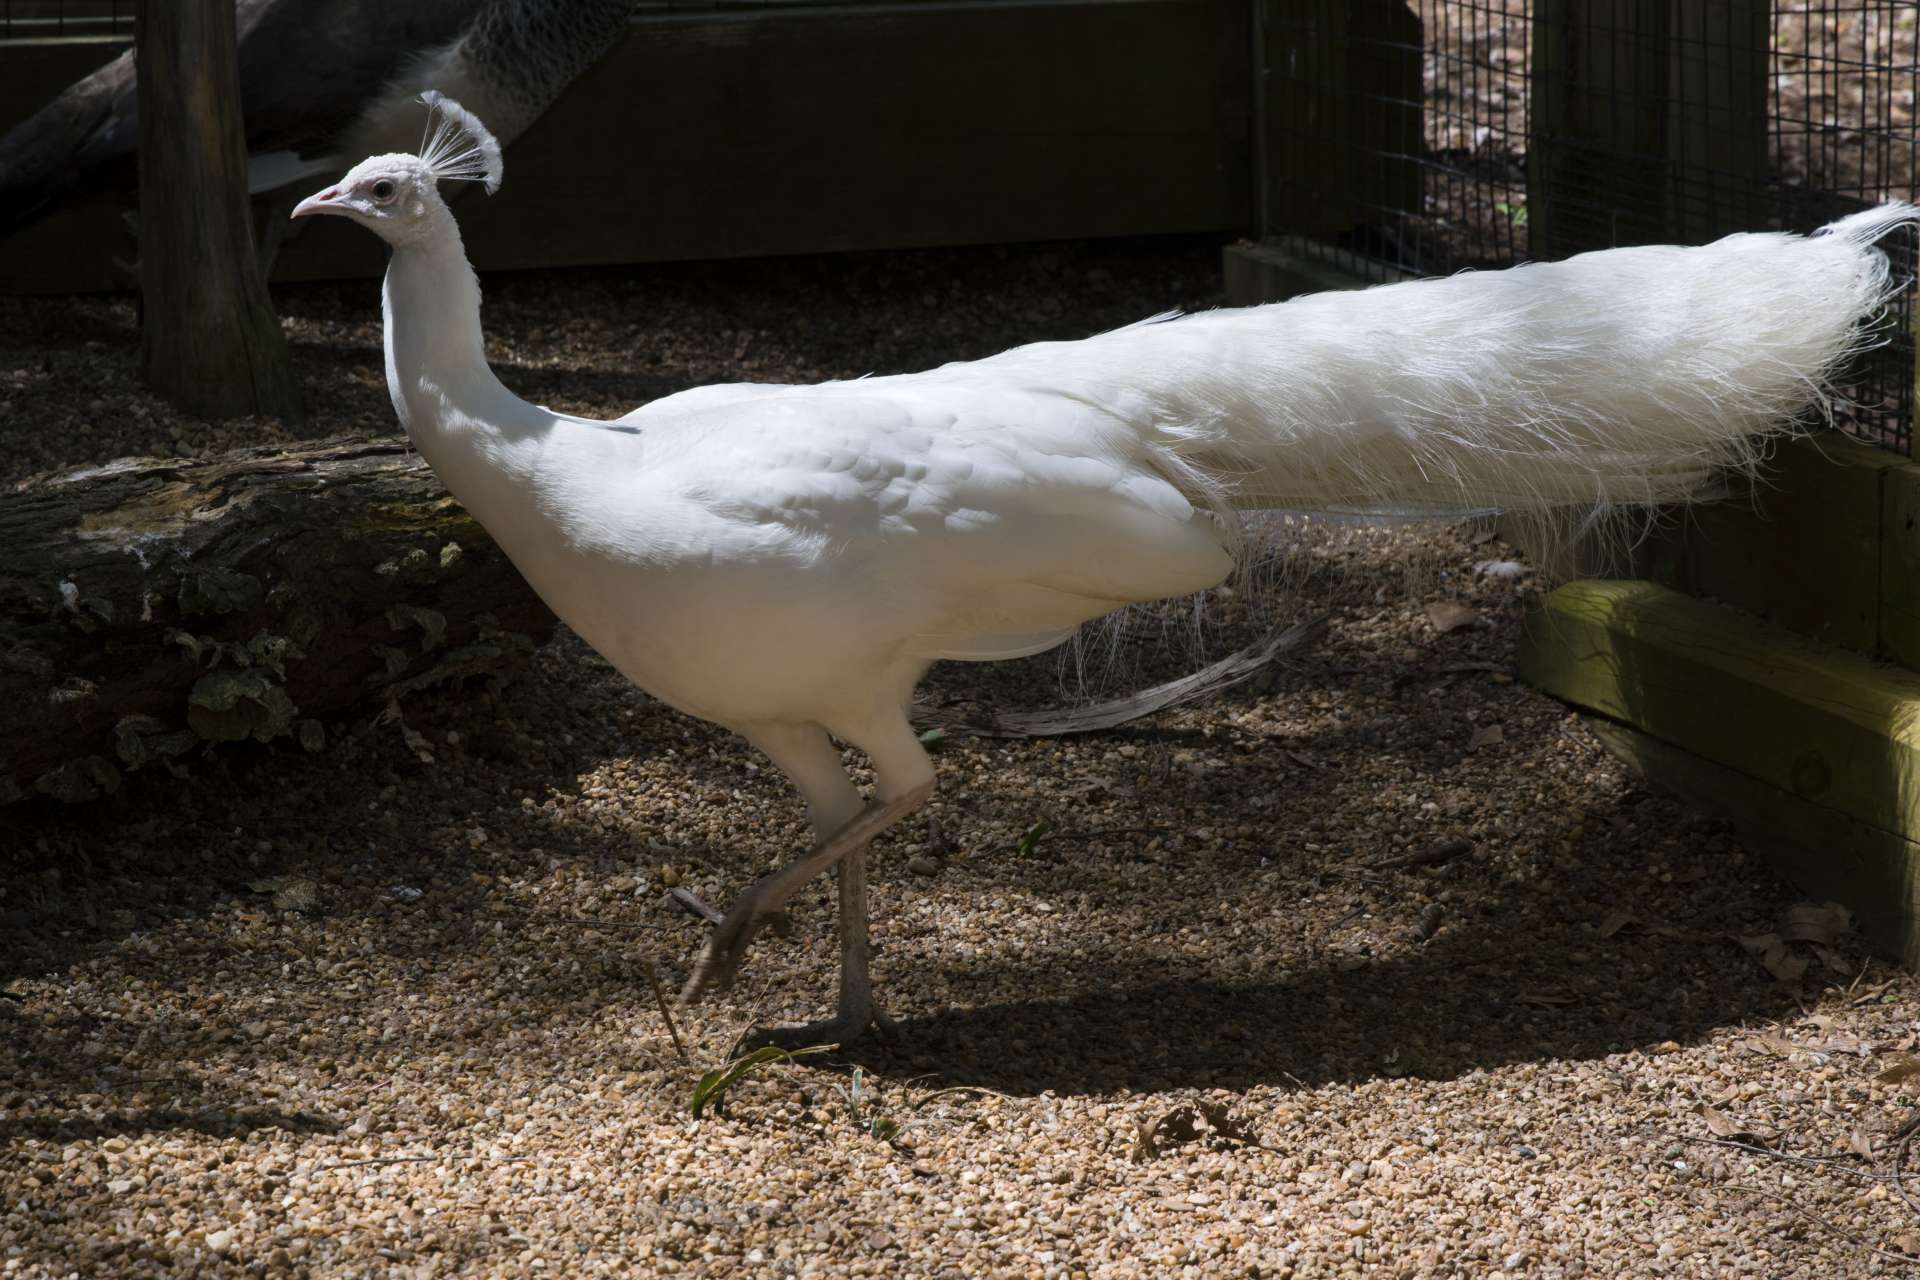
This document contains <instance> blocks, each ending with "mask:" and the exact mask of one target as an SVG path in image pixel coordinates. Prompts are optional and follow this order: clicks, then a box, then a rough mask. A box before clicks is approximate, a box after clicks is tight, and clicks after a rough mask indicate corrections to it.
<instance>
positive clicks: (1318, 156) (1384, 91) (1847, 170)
mask: <svg viewBox="0 0 1920 1280" xmlns="http://www.w3.org/2000/svg"><path fill="white" fill-rule="evenodd" d="M1260 12H1261V14H1262V16H1263V19H1264V22H1265V24H1266V30H1265V31H1264V33H1263V34H1262V44H1261V55H1262V57H1263V59H1264V65H1263V72H1264V78H1265V85H1266V92H1265V102H1264V107H1265V111H1266V113H1267V128H1268V131H1269V135H1270V137H1272V138H1273V139H1274V141H1273V144H1272V151H1273V154H1274V155H1275V157H1276V162H1275V163H1274V164H1273V166H1272V167H1271V169H1270V173H1269V176H1268V178H1267V179H1266V180H1265V182H1264V189H1263V192H1262V197H1263V198H1262V214H1263V217H1262V228H1263V230H1264V231H1265V232H1266V233H1267V234H1269V235H1279V236H1287V237H1290V238H1291V247H1293V248H1294V249H1295V251H1296V252H1303V253H1306V254H1309V255H1312V256H1318V257H1320V258H1323V259H1326V260H1329V261H1331V262H1332V263H1333V264H1334V265H1336V266H1339V267H1341V268H1343V269H1344V270H1346V271H1348V272H1350V273H1353V274H1356V275H1359V276H1361V277H1363V278H1366V279H1370V280H1385V279H1397V278H1400V277H1402V276H1405V275H1433V274H1444V273H1447V272H1452V271H1457V270H1460V269H1462V268H1467V267H1501V266H1508V265H1511V264H1512V263H1515V262H1519V261H1523V260H1528V259H1535V260H1545V259H1552V258H1560V257H1566V256H1568V255H1569V254H1573V253H1578V252H1581V251H1583V250H1587V249H1596V248H1605V247H1609V246H1613V245H1625V244H1643V243H1650V242H1663V241H1664V242H1678V243H1700V242H1703V241H1706V240H1711V239H1714V238H1716V237H1718V236H1720V235H1725V234H1728V233H1730V232H1733V231H1742V230H1759V229H1769V228H1777V229H1785V230H1794V231H1810V230H1813V229H1814V228H1816V227H1818V226H1820V225H1822V224H1823V223H1826V222H1829V221H1831V220H1832V219H1834V218H1836V217H1838V216H1841V215H1842V214H1845V213H1848V212H1851V211H1852V210H1855V209H1859V208H1863V207H1865V206H1867V205H1870V204H1874V203H1877V202H1879V201H1882V200H1888V199H1913V198H1914V196H1915V181H1916V172H1917V171H1920V164H1917V163H1916V162H1917V161H1920V126H1917V125H1916V118H1915V117H1916V103H1915V100H1916V94H1917V93H1920V48H1917V46H1920V6H1916V5H1914V4H1913V3H1912V2H1911V0H1773V2H1772V3H1768V2H1767V0H1352V2H1351V3H1335V2H1334V0H1273V2H1271V3H1267V4H1263V5H1261V6H1260ZM1303 161H1304V162H1306V163H1302V162H1303ZM1886 247H1887V249H1888V253H1889V257H1890V258H1891V259H1892V261H1893V266H1894V270H1895V272H1896V274H1897V275H1898V276H1899V277H1901V278H1903V279H1909V280H1910V279H1911V278H1912V276H1913V274H1914V270H1915V260H1916V257H1915V246H1914V243H1913V237H1912V236H1911V234H1906V233H1903V234H1902V235H1900V236H1897V237H1894V238H1893V239H1892V240H1890V242H1889V243H1888V244H1887V246H1886ZM1913 318H1914V317H1913V292H1912V290H1911V289H1910V288H1909V289H1908V290H1907V291H1905V292H1904V293H1903V294H1902V296H1901V298H1900V300H1899V302H1898V304H1897V306H1896V307H1895V309H1894V314H1893V315H1891V316H1890V317H1889V319H1888V330H1887V336H1888V342H1887V343H1886V345H1885V346H1883V347H1881V348H1879V349H1878V350H1876V351H1874V352H1873V353H1871V354H1870V355H1869V356H1867V357H1865V358H1864V359H1863V361H1862V362H1861V364H1860V365H1859V366H1858V367H1857V368H1856V369H1854V370H1853V371H1851V372H1850V374H1849V376H1848V377H1847V379H1846V381H1845V392H1846V395H1847V397H1848V400H1849V402H1850V403H1849V404H1848V405H1847V406H1846V407H1845V408H1844V409H1843V411H1842V414H1841V425H1842V426H1843V427H1844V428H1845V429H1847V430H1848V431H1850V432H1851V433H1853V434H1854V435H1856V436H1859V437H1861V438H1863V439H1866V440H1868V441H1871V442H1873V443H1875V444H1879V445H1882V446H1885V447H1887V448H1890V449H1896V450H1899V451H1901V452H1911V446H1912V441H1913V413H1914V368H1913V359H1914V342H1913V328H1912V327H1913Z"/></svg>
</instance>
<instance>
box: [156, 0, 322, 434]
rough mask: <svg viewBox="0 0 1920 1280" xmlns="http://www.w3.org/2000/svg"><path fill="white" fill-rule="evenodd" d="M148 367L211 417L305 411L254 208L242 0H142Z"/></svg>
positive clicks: (296, 417) (296, 416) (186, 404)
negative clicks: (243, 96) (263, 271)
mask: <svg viewBox="0 0 1920 1280" xmlns="http://www.w3.org/2000/svg"><path fill="white" fill-rule="evenodd" d="M134 21H135V26H134V48H135V67H136V72H137V75H138V77H139V85H140V296H141V302H142V307H143V311H142V321H141V326H140V330H141V366H142V371H143V373H144V375H145V377H146V380H147V383H148V385H149V386H151V387H153V389H154V390H155V391H157V392H159V393H160V394H161V395H163V396H165V397H166V398H167V399H169V400H171V401H172V402H173V403H175V404H177V405H179V406H180V407H181V408H182V409H185V410H187V411H188V412H190V413H197V414H202V415H204V416H206V417H209V418H231V417H239V416H241V415H245V414H262V415H266V416H271V417H277V418H282V419H285V420H288V421H294V422H298V421H301V420H302V419H303V418H304V414H303V413H302V410H301V403H300V385H299V383H298V382H297V381H296V380H295V378H294V376H293V367H292V365H291V363H290V362H289V360H288V357H287V341H286V336H285V335H284V334H283V333H281V331H280V321H279V318H278V317H277V316H275V315H274V312H273V304H272V302H271V301H270V300H269V299H268V297H267V288H266V284H265V283H264V282H263V281H262V280H261V278H260V269H259V261H258V258H257V256H256V251H255V247H254V240H253V220H252V217H251V216H250V214H249V211H248V207H247V158H246V143H245V134H244V132H243V130H242V128H241V123H240V87H239V70H238V52H237V48H236V40H235V35H234V0H140V3H139V6H138V8H137V9H136V10H135V19H134Z"/></svg>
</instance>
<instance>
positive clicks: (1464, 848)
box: [1367, 840, 1473, 871]
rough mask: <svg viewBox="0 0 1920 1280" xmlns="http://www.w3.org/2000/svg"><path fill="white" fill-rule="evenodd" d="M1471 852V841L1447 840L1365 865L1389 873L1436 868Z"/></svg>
mask: <svg viewBox="0 0 1920 1280" xmlns="http://www.w3.org/2000/svg"><path fill="white" fill-rule="evenodd" d="M1472 852H1473V841H1471V840H1448V841H1447V842H1445V843H1444V844H1436V845H1434V846H1432V847H1431V848H1427V849H1416V850H1415V851H1414V852H1412V853H1402V854H1398V855H1396V856H1394V857H1391V858H1380V859H1377V860H1375V861H1373V862H1369V863H1368V864H1367V866H1368V868H1369V869H1371V870H1374V871H1391V870H1395V869H1398V868H1401V867H1437V866H1439V865H1440V864H1441V863H1443V862H1452V861H1453V860H1454V859H1455V858H1457V857H1459V856H1460V855H1461V854H1463V853H1472Z"/></svg>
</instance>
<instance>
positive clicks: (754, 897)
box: [680, 780, 933, 1009]
mask: <svg viewBox="0 0 1920 1280" xmlns="http://www.w3.org/2000/svg"><path fill="white" fill-rule="evenodd" d="M932 790H933V783H932V781H931V780H929V781H927V782H925V783H923V784H921V785H920V786H917V787H915V788H913V789H912V790H911V791H909V792H907V793H906V794H905V795H902V796H900V797H899V798H898V799H896V800H891V801H889V802H887V803H886V804H880V805H876V804H869V805H868V806H867V807H866V808H864V809H862V810H861V811H860V812H859V813H858V814H856V815H854V817H853V818H852V819H851V820H850V821H848V822H847V823H846V824H845V825H844V826H842V827H841V828H840V829H839V830H838V831H836V832H834V833H833V834H832V835H831V836H828V837H827V838H826V839H825V840H823V841H821V842H820V843H819V844H818V845H816V846H814V849H813V852H811V853H809V854H807V855H806V856H805V857H803V858H801V859H800V860H799V861H797V862H794V863H791V864H790V865H788V866H785V867H782V868H781V869H780V870H778V871H775V872H773V873H772V874H771V875H765V876H762V877H761V878H760V879H758V880H755V881H754V882H753V883H752V884H750V885H748V886H747V888H746V890H745V891H744V892H742V893H741V895H740V896H739V897H738V898H735V899H734V902H733V905H732V906H731V907H729V908H728V909H727V914H726V915H725V916H724V917H723V918H722V919H721V921H720V923H719V924H717V925H715V926H714V929H713V933H712V935H711V936H710V937H708V939H707V945H706V948H705V950H703V951H702V952H701V953H700V959H699V960H698V961H697V962H696V963H695V964H694V967H693V976H692V977H690V978H688V979H687V985H686V986H685V987H683V988H681V991H680V1002H681V1003H682V1004H693V1003H695V1002H697V1001H698V1000H699V999H700V998H701V997H702V996H704V995H706V994H707V993H708V992H709V991H716V990H717V991H724V990H726V989H727V988H728V987H729V986H731V985H733V978H734V975H735V974H736V973H738V972H739V969H740V961H741V960H742V959H743V958H744V957H745V956H746V952H747V947H748V945H749V944H750V943H751V942H752V941H753V935H754V934H756V933H758V932H759V931H760V927H761V926H762V925H764V924H765V923H766V922H767V918H768V917H769V916H770V915H772V914H773V913H774V912H775V911H778V910H779V909H780V908H781V907H783V906H785V905H786V904H787V900H788V899H790V898H792V897H793V895H794V894H796V893H798V892H799V891H800V888H801V886H803V885H805V884H806V883H807V882H808V881H809V880H811V879H813V878H814V877H815V876H817V875H819V874H820V873H821V872H822V871H825V870H826V869H827V868H828V867H831V866H834V865H836V864H840V863H843V862H844V861H845V860H846V859H848V858H850V857H851V856H852V855H854V854H856V853H863V852H864V851H865V849H866V847H867V845H868V844H870V843H871V842H872V841H873V839H874V837H876V836H878V835H880V834H881V833H882V832H884V831H886V830H887V829H888V828H889V827H891V826H893V825H894V824H895V823H897V822H899V821H900V820H901V819H902V818H904V817H906V816H907V815H908V814H910V813H912V812H913V811H914V810H915V809H918V808H919V807H920V806H921V805H922V804H923V803H925V802H926V799H927V796H928V795H929V794H930V793H931V792H932ZM849 892H853V893H855V894H857V898H858V906H859V913H858V915H859V922H858V924H857V925H854V926H852V927H853V928H855V929H857V931H858V946H857V948H854V949H856V950H857V951H858V954H859V960H858V963H857V968H858V973H859V978H860V981H859V987H860V990H861V993H862V994H861V996H860V997H859V998H860V999H862V1000H866V1001H869V1002H870V1000H871V995H870V993H869V992H868V991H867V985H866V956H867V912H866V906H867V896H866V871H865V865H864V860H863V863H862V866H861V869H860V874H859V875H857V876H849V877H846V878H845V879H843V880H842V882H841V894H842V908H843V910H842V916H841V929H842V933H841V937H842V941H843V945H842V948H841V964H842V970H841V972H842V976H843V977H844V976H845V975H846V974H847V973H848V972H849V961H848V955H849V954H850V949H849V946H848V945H847V943H846V939H847V937H848V934H847V929H848V928H849V925H848V921H847V917H846V915H845V911H844V908H845V905H846V896H847V894H848V893H849ZM845 994H846V993H845V990H844V988H843V991H842V997H843V1000H842V1007H843V1009H844V1007H845Z"/></svg>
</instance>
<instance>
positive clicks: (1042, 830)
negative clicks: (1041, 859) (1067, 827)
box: [1014, 818, 1053, 858]
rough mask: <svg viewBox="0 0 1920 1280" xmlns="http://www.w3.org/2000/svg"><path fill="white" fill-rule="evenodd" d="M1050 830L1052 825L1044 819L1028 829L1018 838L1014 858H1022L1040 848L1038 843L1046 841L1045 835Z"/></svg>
mask: <svg viewBox="0 0 1920 1280" xmlns="http://www.w3.org/2000/svg"><path fill="white" fill-rule="evenodd" d="M1052 830H1053V824H1052V823H1051V822H1048V821H1047V820H1046V819H1045V818H1042V819H1040V821H1038V822H1036V823H1034V824H1033V825H1032V826H1030V827H1028V828H1027V833H1026V834H1025V835H1023V836H1021V837H1020V845H1019V847H1018V848H1017V849H1015V850H1014V854H1015V856H1016V857H1021V858H1024V857H1026V856H1027V855H1029V854H1031V853H1032V852H1033V851H1034V850H1035V849H1038V848H1039V847H1040V842H1041V841H1042V840H1044V839H1046V837H1047V833H1048V832H1049V831H1052Z"/></svg>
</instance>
